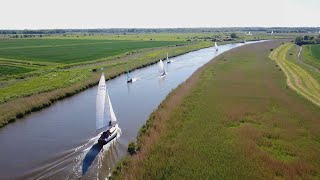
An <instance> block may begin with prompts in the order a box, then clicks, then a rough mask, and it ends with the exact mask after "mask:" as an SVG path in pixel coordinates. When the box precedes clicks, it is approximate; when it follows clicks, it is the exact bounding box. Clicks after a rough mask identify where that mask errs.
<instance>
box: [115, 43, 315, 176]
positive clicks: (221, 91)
mask: <svg viewBox="0 0 320 180" xmlns="http://www.w3.org/2000/svg"><path fill="white" fill-rule="evenodd" d="M281 43H282V42H281V41H274V42H272V41H270V42H264V43H259V44H253V45H247V46H243V47H240V48H237V49H234V50H231V51H229V52H227V53H225V54H222V55H220V56H219V57H217V58H216V59H215V62H210V63H209V64H207V65H206V66H205V67H204V68H202V69H200V70H199V71H198V72H196V73H195V74H194V75H193V76H192V77H191V78H190V79H189V80H187V82H186V83H185V84H183V85H181V86H180V87H179V88H177V89H176V90H174V91H173V92H172V93H171V94H170V95H169V97H168V98H167V99H166V100H165V101H164V102H163V103H162V104H161V105H160V106H159V108H158V109H157V110H156V111H155V113H153V114H152V115H151V117H150V119H149V120H148V122H147V124H146V125H145V126H144V128H145V127H148V128H147V129H142V130H141V131H140V135H139V136H138V137H139V138H138V147H139V151H138V152H137V154H135V155H133V156H130V157H129V158H128V159H127V160H124V161H121V163H120V164H119V165H118V166H117V168H115V171H114V173H113V178H114V179H118V178H119V179H319V178H320V143H319V137H320V132H319V128H320V121H319V119H320V111H319V107H317V106H315V105H314V104H312V103H311V102H309V101H308V100H306V99H305V98H303V97H302V96H300V95H299V94H297V93H296V92H295V91H292V90H291V89H290V88H287V84H286V76H285V75H284V74H283V71H281V70H279V67H278V66H277V64H276V63H275V61H272V60H270V59H269V58H268V55H269V53H270V49H275V48H276V47H278V46H279V45H281ZM287 46H288V45H287V44H285V45H284V46H283V47H281V49H282V48H285V47H287ZM285 49H286V48H285Z"/></svg>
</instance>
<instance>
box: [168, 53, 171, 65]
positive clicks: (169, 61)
mask: <svg viewBox="0 0 320 180" xmlns="http://www.w3.org/2000/svg"><path fill="white" fill-rule="evenodd" d="M170 63H171V60H169V54H168V53H167V64H170Z"/></svg>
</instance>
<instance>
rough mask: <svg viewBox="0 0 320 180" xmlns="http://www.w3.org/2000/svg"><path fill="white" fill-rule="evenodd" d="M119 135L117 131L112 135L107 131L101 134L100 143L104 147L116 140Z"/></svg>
mask: <svg viewBox="0 0 320 180" xmlns="http://www.w3.org/2000/svg"><path fill="white" fill-rule="evenodd" d="M117 135H118V132H117V131H114V132H112V133H111V134H108V133H107V131H104V132H102V133H101V135H100V138H99V139H98V143H99V144H102V145H105V144H108V143H109V142H110V141H112V140H113V139H114V138H116V137H117Z"/></svg>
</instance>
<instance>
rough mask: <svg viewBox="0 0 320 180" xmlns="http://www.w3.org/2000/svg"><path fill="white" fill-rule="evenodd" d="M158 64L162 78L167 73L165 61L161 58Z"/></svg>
mask: <svg viewBox="0 0 320 180" xmlns="http://www.w3.org/2000/svg"><path fill="white" fill-rule="evenodd" d="M158 64H159V72H160V78H162V77H164V76H165V75H166V71H165V70H164V65H163V61H162V60H161V59H160V61H159V63H158Z"/></svg>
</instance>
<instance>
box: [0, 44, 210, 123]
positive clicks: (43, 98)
mask: <svg viewBox="0 0 320 180" xmlns="http://www.w3.org/2000/svg"><path fill="white" fill-rule="evenodd" d="M192 45H195V44H190V45H186V46H185V47H187V46H192ZM212 46H213V45H212V44H210V45H208V44H204V45H203V46H200V47H195V49H192V50H187V51H184V52H182V53H179V54H176V55H173V56H169V58H173V57H177V56H181V55H184V54H187V53H190V52H193V51H198V50H200V49H205V48H209V47H212ZM157 62H158V60H154V61H150V62H147V63H144V64H142V65H138V66H136V67H132V68H131V69H129V71H130V72H131V71H134V70H137V69H141V68H144V67H147V66H150V65H153V64H155V63H157ZM125 73H126V71H118V72H114V73H112V74H111V73H105V76H106V81H108V80H111V79H114V78H116V77H118V76H120V75H123V74H125ZM99 76H100V72H97V73H94V74H93V75H92V76H91V77H90V78H88V79H86V80H84V81H81V82H79V83H77V84H74V85H72V86H69V87H64V88H59V89H56V90H53V91H50V92H43V93H40V94H34V95H31V96H27V97H21V98H18V99H14V100H12V101H9V102H6V103H3V104H1V105H0V106H6V105H10V104H14V105H20V107H16V106H14V107H16V108H17V109H16V110H15V111H12V112H11V113H12V115H10V116H8V117H6V118H4V119H0V129H1V128H2V127H4V126H6V125H8V124H10V123H13V122H15V121H17V120H19V119H22V118H24V117H25V116H26V115H29V114H31V113H32V112H37V111H40V110H42V109H44V108H47V107H49V106H51V105H52V104H54V103H55V102H57V101H60V100H63V99H66V98H68V97H71V96H73V95H76V94H78V93H80V92H82V91H84V90H86V89H89V88H91V87H93V86H96V85H97V84H98V82H99ZM32 98H36V99H38V100H39V101H40V102H39V103H35V104H32V106H31V107H29V108H23V102H24V101H28V100H29V99H32Z"/></svg>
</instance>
